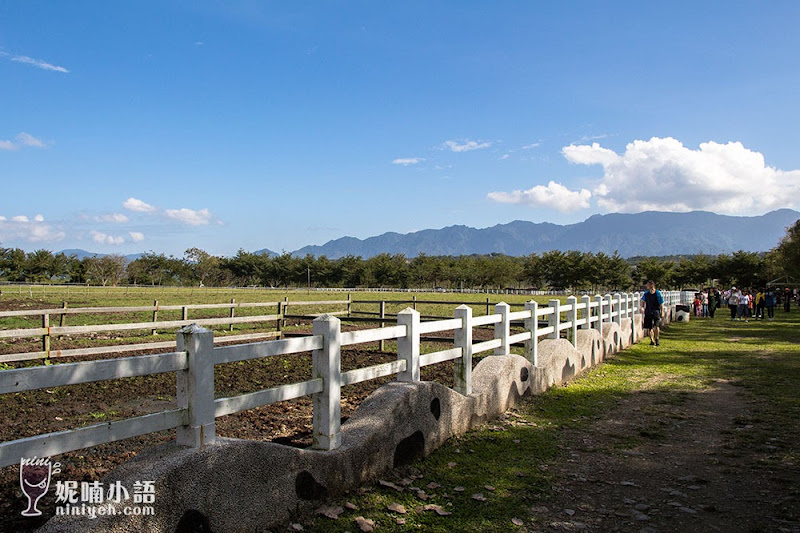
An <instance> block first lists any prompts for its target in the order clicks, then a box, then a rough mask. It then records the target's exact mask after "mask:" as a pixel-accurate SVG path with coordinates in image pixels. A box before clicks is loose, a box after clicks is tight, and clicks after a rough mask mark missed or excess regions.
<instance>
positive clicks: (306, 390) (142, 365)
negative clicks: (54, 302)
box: [0, 292, 680, 466]
mask: <svg viewBox="0 0 800 533" xmlns="http://www.w3.org/2000/svg"><path fill="white" fill-rule="evenodd" d="M640 296H641V295H640V294H639V293H634V294H630V293H628V294H619V293H617V294H614V295H611V294H606V295H604V296H601V295H595V296H594V297H590V296H588V295H585V296H583V297H582V298H581V299H580V302H579V301H578V298H576V297H575V296H570V297H569V298H568V299H567V303H566V304H563V303H562V302H561V301H560V300H557V299H554V300H550V301H549V302H548V305H547V306H542V307H540V306H539V305H538V303H537V302H535V301H530V302H527V303H525V304H524V309H523V310H521V311H512V310H511V306H510V305H509V304H507V303H505V302H500V303H498V304H496V305H495V307H494V313H493V314H488V315H484V316H477V317H473V310H472V308H471V307H469V306H467V305H461V306H459V307H457V308H456V309H455V311H454V318H448V319H445V320H440V321H432V322H422V321H421V318H420V314H419V312H418V311H416V310H414V309H406V310H404V311H401V312H400V313H397V323H396V325H395V326H392V327H386V328H375V329H368V330H356V331H346V332H343V331H342V330H341V322H340V319H339V318H337V317H335V316H331V315H323V316H320V317H317V318H316V319H315V320H314V322H313V330H312V334H311V335H308V336H304V337H298V338H288V339H280V340H271V341H265V342H258V343H252V344H242V345H234V346H221V347H215V346H214V334H213V332H212V331H209V330H206V329H203V328H201V327H199V326H197V325H195V324H193V325H191V326H188V327H185V328H183V329H182V330H180V331H179V332H178V333H177V337H176V343H177V351H176V352H172V353H164V354H156V355H140V356H132V357H125V358H119V359H106V360H98V361H84V362H78V363H67V364H59V365H50V366H37V367H27V368H20V369H13V370H3V371H0V394H11V393H18V392H25V391H30V390H37V389H42V388H50V387H58V386H66V385H75V384H80V383H88V382H95V381H106V380H112V379H118V378H124V377H135V376H147V375H151V374H159V373H172V372H174V373H175V374H176V376H177V393H176V394H177V408H175V409H168V410H165V411H160V412H156V413H152V414H147V415H143V416H138V417H134V418H127V419H123V420H117V421H112V422H106V423H102V424H96V425H92V426H87V427H82V428H76V429H69V430H65V431H59V432H56V433H49V434H44V435H36V436H32V437H27V438H23V439H17V440H13V441H8V442H3V443H0V466H8V465H12V464H18V463H19V460H20V457H30V456H33V455H36V456H41V457H45V456H52V455H57V454H60V453H65V452H69V451H74V450H79V449H82V448H88V447H92V446H96V445H99V444H104V443H108V442H114V441H118V440H121V439H125V438H129V437H135V436H139V435H145V434H149V433H153V432H157V431H163V430H168V429H176V430H177V437H176V440H177V444H179V445H184V446H190V447H199V446H202V445H204V444H207V443H210V442H213V441H214V439H215V436H216V429H215V427H216V426H215V419H216V418H218V417H221V416H225V415H229V414H234V413H238V412H241V411H245V410H248V409H253V408H256V407H260V406H264V405H268V404H271V403H275V402H280V401H284V400H290V399H294V398H299V397H303V396H308V395H311V396H312V397H313V414H312V426H313V433H312V434H313V437H312V438H313V444H312V447H313V448H314V449H318V450H333V449H336V448H337V447H339V445H340V443H341V433H340V429H341V416H340V408H341V388H342V387H343V386H347V385H352V384H355V383H360V382H363V381H368V380H372V379H376V378H379V377H384V376H390V375H395V374H396V375H397V380H398V381H404V382H417V381H419V380H420V368H421V367H423V366H427V365H432V364H437V363H441V362H445V361H451V360H452V361H454V362H455V366H454V383H455V385H454V390H456V391H457V392H460V393H461V394H465V395H468V394H470V393H471V391H472V357H473V355H476V354H479V353H483V352H487V351H492V352H493V354H495V355H508V354H510V353H511V346H512V345H514V344H519V343H522V345H523V346H524V354H525V357H526V359H528V360H529V361H530V362H531V364H533V365H534V366H538V363H539V361H538V341H539V340H540V338H543V337H544V338H551V339H557V338H560V337H561V333H562V332H564V331H566V332H568V335H567V336H568V338H570V339H571V341H572V343H573V345H574V346H576V347H577V330H578V328H582V329H590V328H594V329H597V330H598V331H600V333H601V334H602V331H603V325H604V324H607V323H610V322H615V323H616V324H618V325H619V326H620V327H622V320H623V319H632V318H633V316H634V315H635V314H640V313H641V300H640ZM664 297H665V300H666V301H665V304H666V305H674V304H675V303H678V302H679V301H680V293H678V292H666V293H664ZM562 315H565V316H562ZM540 319H543V320H546V324H547V325H546V326H544V327H540ZM512 321H522V323H523V324H524V331H523V332H521V333H515V334H512V333H511V323H512ZM489 325H494V338H493V339H492V340H488V341H483V342H478V343H473V337H472V330H473V328H474V327H476V326H489ZM78 327H80V326H78ZM630 327H631V330H632V331H631V335H632V340H633V341H634V342H635V341H636V327H635V322H634V321H633V320H631V326H630ZM442 331H453V333H454V337H453V343H454V347H453V348H450V349H446V350H440V351H437V352H433V353H428V354H423V355H421V354H420V342H421V340H420V339H421V336H422V335H424V334H429V333H435V332H442ZM626 334H627V333H626ZM381 340H396V341H397V360H395V361H391V362H388V363H383V364H378V365H373V366H369V367H365V368H357V369H354V370H350V371H347V372H342V371H341V348H342V347H344V346H351V345H355V344H362V343H367V342H375V341H381ZM309 351H310V352H312V379H310V380H307V381H302V382H299V383H290V384H284V385H280V386H276V387H271V388H267V389H263V390H259V391H256V392H251V393H246V394H240V395H236V396H231V397H227V398H215V395H214V367H215V365H218V364H223V363H231V362H237V361H246V360H252V359H258V358H264V357H274V356H279V355H289V354H297V353H301V352H309Z"/></svg>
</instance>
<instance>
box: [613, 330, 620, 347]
mask: <svg viewBox="0 0 800 533" xmlns="http://www.w3.org/2000/svg"><path fill="white" fill-rule="evenodd" d="M614 346H619V333H617V332H616V331H615V332H614Z"/></svg>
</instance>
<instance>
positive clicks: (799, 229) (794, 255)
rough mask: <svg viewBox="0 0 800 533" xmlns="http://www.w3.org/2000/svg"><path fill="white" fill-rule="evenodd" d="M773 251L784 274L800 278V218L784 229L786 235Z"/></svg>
mask: <svg viewBox="0 0 800 533" xmlns="http://www.w3.org/2000/svg"><path fill="white" fill-rule="evenodd" d="M775 253H776V257H775V259H776V261H777V263H778V264H779V265H780V266H781V267H782V268H783V272H784V274H785V275H789V276H792V277H795V278H800V220H798V221H797V222H795V223H794V225H792V226H790V227H789V228H788V229H787V230H786V235H785V236H784V237H783V239H781V242H780V244H778V246H777V248H775ZM772 279H775V278H772Z"/></svg>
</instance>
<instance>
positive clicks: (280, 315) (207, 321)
mask: <svg viewBox="0 0 800 533" xmlns="http://www.w3.org/2000/svg"><path fill="white" fill-rule="evenodd" d="M351 302H352V300H351V299H350V298H348V299H347V300H317V301H306V300H299V301H289V300H288V298H287V299H284V301H282V302H236V301H235V300H232V301H231V302H230V303H220V304H189V305H159V304H158V301H156V302H155V304H154V305H152V306H132V307H74V308H70V307H67V305H66V302H65V303H64V307H61V308H53V309H35V310H33V309H23V310H13V311H0V320H2V319H3V318H13V317H26V316H41V317H42V327H37V328H15V329H0V339H26V338H28V339H30V338H37V337H41V338H42V350H41V351H34V352H31V351H27V352H19V353H9V354H0V363H9V362H14V361H30V360H33V359H49V358H57V357H76V356H85V355H97V354H106V353H118V352H126V351H127V352H129V351H137V350H150V349H164V348H167V349H169V348H174V347H175V346H176V343H175V341H166V342H142V343H136V344H125V345H116V346H115V345H110V346H98V347H92V348H71V349H63V350H54V349H52V348H51V339H52V337H53V336H65V335H84V334H92V333H108V332H126V331H142V330H150V331H151V334H156V331H157V330H158V329H173V328H179V327H183V326H186V325H189V324H198V325H202V326H228V327H229V328H230V331H233V327H234V325H235V324H257V323H262V322H265V323H268V322H274V323H276V327H277V331H275V332H262V333H250V334H242V335H228V336H225V337H218V338H217V340H216V342H239V341H245V340H256V339H265V338H269V337H280V336H281V329H282V328H283V326H285V321H286V319H303V318H304V319H313V318H316V316H318V314H313V315H290V314H287V312H286V311H287V309H288V308H289V306H292V307H303V306H305V307H308V306H327V305H337V306H340V305H346V306H347V308H348V309H349V307H350V304H351ZM244 308H250V309H252V308H273V309H276V310H277V314H269V315H248V316H238V317H237V316H235V310H236V309H244ZM192 309H195V310H197V309H202V310H208V309H229V310H230V313H229V316H226V317H215V318H194V319H190V318H189V310H192ZM159 311H181V314H182V318H181V319H180V320H158V313H159ZM136 312H151V313H152V320H151V321H147V322H124V323H114V324H93V325H85V326H67V325H65V317H66V315H80V314H92V315H105V314H116V313H136ZM348 313H349V311H347V310H344V311H332V312H331V313H330V314H337V315H341V314H348ZM53 315H60V317H61V318H60V321H59V325H58V326H54V325H51V324H50V318H51V316H53Z"/></svg>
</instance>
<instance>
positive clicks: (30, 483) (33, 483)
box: [19, 457, 60, 516]
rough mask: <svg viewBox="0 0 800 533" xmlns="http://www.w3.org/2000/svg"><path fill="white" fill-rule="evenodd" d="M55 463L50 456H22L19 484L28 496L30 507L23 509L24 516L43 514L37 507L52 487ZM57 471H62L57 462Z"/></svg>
mask: <svg viewBox="0 0 800 533" xmlns="http://www.w3.org/2000/svg"><path fill="white" fill-rule="evenodd" d="M53 466H54V465H53V463H52V462H51V461H50V458H49V457H41V458H38V457H32V458H22V459H20V462H19V484H20V486H21V487H22V492H23V493H24V494H25V496H27V497H28V508H27V509H25V510H24V511H22V516H41V515H42V512H41V511H40V510H39V509H37V508H36V505H37V504H38V503H39V500H40V499H41V498H42V496H44V495H45V493H46V492H47V489H49V488H50V476H51V475H52V474H53ZM55 466H56V472H58V471H60V468H59V466H60V465H59V463H56V465H55Z"/></svg>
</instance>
